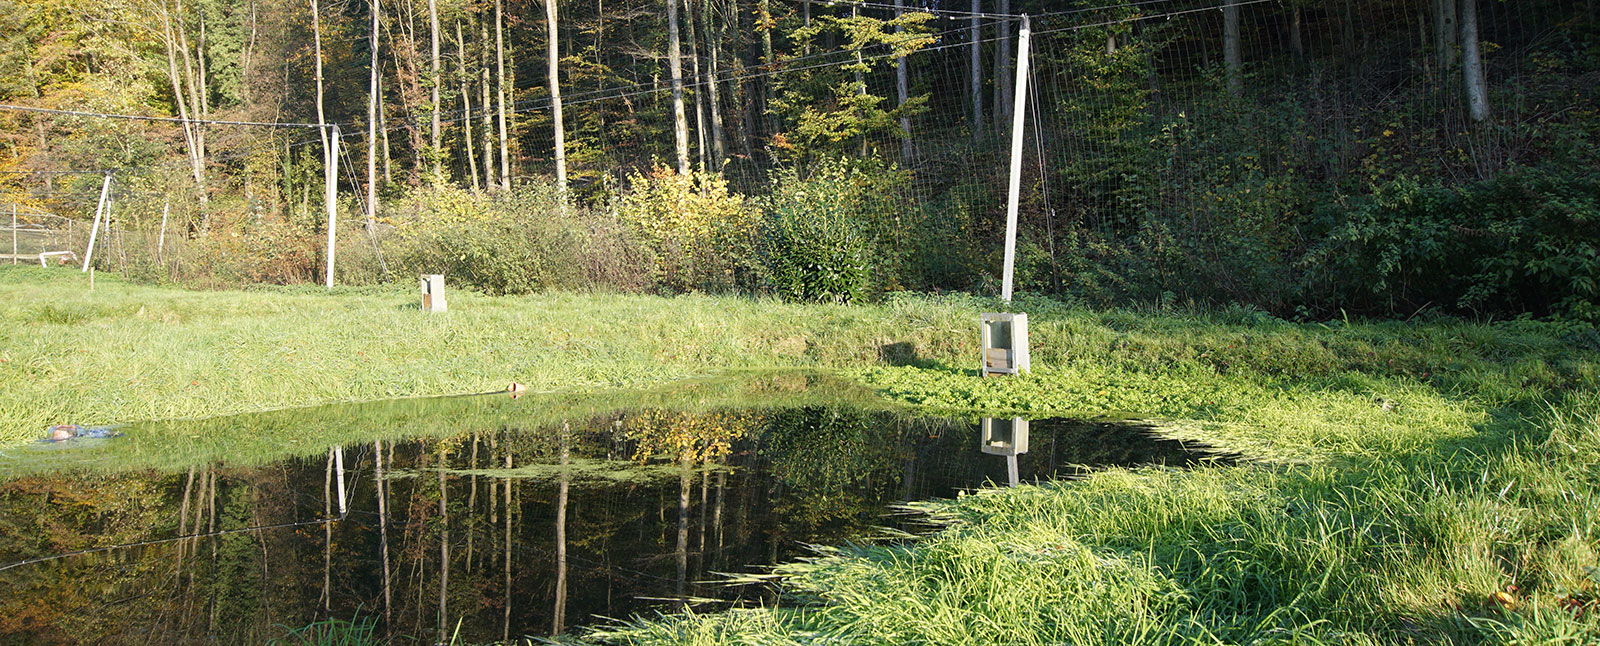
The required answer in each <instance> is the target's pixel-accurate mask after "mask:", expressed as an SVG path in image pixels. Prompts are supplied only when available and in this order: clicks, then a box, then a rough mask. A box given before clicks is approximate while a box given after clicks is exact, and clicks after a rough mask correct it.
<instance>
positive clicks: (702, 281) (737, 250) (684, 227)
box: [616, 166, 759, 292]
mask: <svg viewBox="0 0 1600 646" xmlns="http://www.w3.org/2000/svg"><path fill="white" fill-rule="evenodd" d="M628 183H629V191H628V193H627V194H625V195H624V196H623V197H622V199H621V200H620V201H619V202H618V203H617V206H616V213H617V219H618V220H619V221H621V222H622V223H623V225H624V226H625V227H626V229H627V230H628V231H629V233H630V234H631V235H633V236H635V237H636V238H637V239H638V240H639V241H640V243H642V244H643V246H644V248H645V249H646V250H647V251H648V255H649V256H650V257H651V258H650V262H648V263H645V264H644V266H649V267H651V274H650V276H651V279H652V280H653V281H654V282H655V283H656V284H657V285H659V286H660V287H661V288H663V289H666V290H668V291H677V292H682V291H690V290H697V289H698V290H706V291H714V290H727V289H732V288H745V289H750V288H754V287H755V286H756V284H757V283H758V282H759V277H758V272H757V271H755V270H756V269H757V266H756V265H755V263H754V262H753V260H754V256H755V242H756V220H757V217H756V212H755V210H754V209H752V208H751V207H750V205H749V204H747V203H746V202H745V199H744V198H743V197H741V196H739V195H738V194H735V193H730V192H729V191H728V183H727V182H726V181H724V180H723V179H722V178H721V177H720V176H718V175H714V174H710V173H689V174H687V175H680V174H678V173H676V172H674V171H673V170H672V169H669V168H666V167H664V166H657V167H656V168H655V169H654V170H652V171H651V172H650V173H649V174H634V175H632V176H630V177H629V178H628Z"/></svg>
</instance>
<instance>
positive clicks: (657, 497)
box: [0, 405, 1206, 644]
mask: <svg viewBox="0 0 1600 646" xmlns="http://www.w3.org/2000/svg"><path fill="white" fill-rule="evenodd" d="M322 410H324V411H325V412H326V413H327V414H334V413H336V412H337V409H336V408H335V409H322ZM414 414H416V413H408V415H414ZM458 417H459V418H460V421H459V422H458V423H459V426H457V427H456V428H454V429H453V430H450V431H448V432H435V433H433V434H431V435H429V436H427V437H425V438H423V439H399V440H377V441H366V442H351V443H348V444H345V445H344V446H342V447H341V448H340V449H339V450H338V451H331V452H330V453H329V454H328V455H322V454H318V455H314V456H310V457H306V456H302V457H295V458H287V459H279V460H268V461H266V462H265V463H262V464H255V465H252V466H230V464H229V462H228V461H226V460H224V461H217V462H207V463H204V464H198V465H195V466H193V467H191V468H184V469H176V470H172V469H169V470H167V471H151V470H140V471H134V472H111V473H101V474H92V475H91V474H87V473H79V474H77V475H60V474H52V475H39V474H34V475H23V476H19V477H14V478H12V479H9V480H7V481H4V482H0V567H5V565H4V564H11V563H16V562H19V561H25V560H28V559H33V558H41V557H50V556H52V555H57V554H60V553H63V552H71V551H74V550H86V549H96V548H102V547H106V546H116V545H121V544H128V543H148V544H145V545H141V546H132V547H115V548H114V549H109V550H105V551H99V552H92V553H88V554H81V555H76V556H69V557H65V558H55V559H52V560H47V561H42V562H37V563H28V564H24V565H16V566H12V567H8V568H7V569H4V570H0V643H6V644H30V643H99V644H121V643H140V644H144V643H169V644H172V643H261V642H264V641H267V640H269V639H272V638H274V637H279V636H283V635H285V634H286V633H288V632H289V631H291V630H293V629H297V628H304V627H306V626H308V625H309V624H312V623H313V622H316V621H318V620H320V619H323V618H327V617H334V618H338V619H342V620H348V619H351V618H352V617H353V618H355V619H356V621H357V622H358V623H359V622H363V621H365V622H371V624H370V628H371V629H372V630H373V632H374V633H375V635H377V636H383V635H385V634H391V635H393V636H395V637H397V638H400V640H401V641H413V640H414V641H416V642H421V643H431V642H435V641H439V640H441V638H442V640H443V641H449V640H450V639H451V638H452V636H454V637H455V638H457V639H459V640H460V641H462V642H467V643H482V642H488V641H494V640H498V639H501V638H502V637H503V636H510V637H512V638H516V637H518V636H523V635H531V636H543V635H550V634H553V633H560V632H564V631H565V632H570V631H571V630H572V629H573V628H574V627H581V626H584V625H594V624H597V623H603V622H604V621H606V619H605V618H626V617H629V616H630V615H633V614H635V613H641V612H650V611H654V610H662V611H670V610H672V609H674V608H677V607H680V606H682V605H684V604H686V603H687V604H693V605H695V606H696V607H698V608H703V609H714V608H721V607H728V606H730V605H738V604H754V603H762V602H765V603H771V602H773V601H774V600H775V598H774V596H773V595H774V594H775V593H774V591H773V589H772V588H771V587H770V586H768V585H765V584H753V585H728V584H724V583H718V582H717V581H718V580H720V579H724V578H726V577H725V576H724V575H723V574H721V573H751V572H755V573H759V572H763V571H764V570H765V568H766V567H767V566H770V565H772V564H775V563H779V562H783V561H785V560H789V559H792V558H794V557H797V556H803V555H805V554H807V548H806V545H807V544H830V543H840V542H844V541H850V540H857V541H859V540H870V539H872V538H873V537H881V536H883V535H884V533H885V532H884V531H883V530H882V529H881V528H882V527H884V526H897V527H904V528H910V527H915V523H914V522H908V519H907V518H906V517H905V516H903V515H901V516H896V515H893V514H891V513H890V512H891V508H892V506H893V505H894V504H895V503H898V502H904V501H913V500H923V499H928V498H934V497H949V496H953V495H955V493H956V492H958V491H960V490H963V489H971V488H977V487H983V486H995V485H1000V486H1003V485H1005V484H1008V483H1011V482H1018V481H1022V482H1028V481H1035V480H1046V479H1051V478H1059V477H1071V476H1073V475H1078V474H1081V473H1082V472H1083V469H1084V468H1086V467H1088V468H1092V467H1096V466H1105V465H1136V464H1168V465H1186V464H1191V463H1193V462H1194V461H1196V460H1199V459H1206V458H1205V452H1204V451H1202V450H1191V449H1193V448H1194V447H1189V448H1188V449H1186V447H1184V446H1182V445H1180V444H1179V443H1177V442H1173V441H1166V440H1158V439H1154V438H1153V437H1152V436H1151V435H1150V434H1149V433H1148V432H1147V428H1146V427H1143V426H1141V425H1140V424H1139V423H1131V422H1108V421H1072V420H1060V419H1045V420H1031V421H1022V420H1012V419H1002V420H988V421H983V420H978V419H948V418H938V417H918V416H912V415H907V414H904V413H900V412H893V411H883V410H876V411H874V410H864V409H859V408H850V407H841V406H830V405H796V406H772V407H766V408H760V409H716V408H713V409H711V410H709V411H704V410H703V411H702V412H696V413H685V412H674V411H671V410H668V409H655V408H644V409H634V410H631V411H628V412H615V413H609V414H599V415H594V416H591V417H589V418H585V419H581V420H580V419H568V420H565V422H564V423H562V422H559V421H554V422H547V423H545V424H542V425H539V426H527V425H523V424H496V423H493V422H492V420H490V421H486V420H485V418H483V417H482V416H458ZM248 419H249V418H238V420H237V421H236V422H234V423H235V424H245V425H247V424H248ZM450 422H451V420H445V425H446V426H449V425H450ZM138 435H139V432H138V429H137V428H132V429H129V436H130V437H135V438H137V436H138ZM341 463H342V467H343V468H342V470H341V469H339V468H337V467H338V466H339V465H340V464H341ZM341 477H342V483H343V486H342V491H343V492H344V500H345V502H344V504H345V512H344V514H343V516H342V520H337V521H335V522H327V521H325V520H324V519H327V518H330V517H334V518H338V517H340V502H339V500H340V493H339V492H340V491H341V486H340V482H341ZM380 484H381V485H382V486H381V487H380V486H379V485H380ZM195 533H199V534H205V535H204V536H199V537H195V538H183V539H177V540H174V539H175V537H181V536H185V535H189V534H195ZM385 539H386V541H385ZM385 545H386V546H387V552H385V549H384V547H385ZM386 560H387V569H385V561H386ZM386 618H387V621H385V619H386ZM287 643H297V642H295V641H294V640H292V639H291V640H290V641H289V642H287Z"/></svg>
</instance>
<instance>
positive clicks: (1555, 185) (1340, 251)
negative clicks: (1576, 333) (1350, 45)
mask: <svg viewBox="0 0 1600 646" xmlns="http://www.w3.org/2000/svg"><path fill="white" fill-rule="evenodd" d="M1597 213H1600V179H1597V178H1595V177H1593V176H1592V175H1583V174H1578V173H1573V174H1570V175H1562V174H1557V173H1551V172H1546V171H1533V170H1520V171H1510V172H1507V173H1504V174H1502V175H1500V176H1499V177H1497V178H1495V179H1494V180H1490V181H1485V182H1476V183H1472V184H1467V185H1463V186H1460V187H1454V188H1451V187H1445V186H1443V185H1440V184H1437V183H1429V184H1424V183H1422V182H1420V181H1418V180H1416V179H1414V178H1409V177H1401V178H1399V179H1395V180H1391V181H1389V182H1386V183H1384V184H1382V185H1380V186H1378V187H1376V188H1375V189H1374V190H1373V194H1372V195H1371V196H1370V197H1368V198H1363V199H1359V200H1354V201H1352V203H1351V204H1350V205H1349V206H1348V207H1347V208H1346V209H1344V210H1340V211H1335V212H1333V213H1327V214H1324V216H1323V221H1324V222H1325V223H1328V224H1326V226H1328V227H1329V230H1328V233H1327V237H1326V239H1325V241H1324V242H1323V243H1322V244H1321V245H1319V246H1318V247H1317V248H1316V249H1314V250H1313V253H1312V254H1311V255H1310V256H1308V258H1307V259H1306V261H1305V262H1306V263H1307V264H1316V265H1324V264H1325V266H1326V271H1327V272H1328V274H1329V277H1328V281H1329V282H1333V283H1335V284H1338V285H1340V286H1342V289H1341V290H1340V297H1341V298H1342V299H1344V300H1345V301H1347V302H1348V303H1349V304H1351V305H1352V306H1355V307H1358V308H1361V309H1378V310H1382V311H1386V312H1389V313H1408V312H1407V310H1416V309H1418V308H1422V307H1426V306H1428V305H1429V304H1432V305H1433V306H1436V307H1441V308H1445V309H1453V310H1457V311H1471V312H1479V313H1496V314H1517V313H1521V312H1530V313H1534V314H1536V315H1541V316H1542V315H1549V314H1554V315H1559V316H1566V317H1571V318H1577V319H1588V320H1596V319H1600V308H1597V306H1596V303H1597V302H1600V285H1597V283H1596V281H1597V278H1596V276H1600V216H1597V215H1596V214H1597Z"/></svg>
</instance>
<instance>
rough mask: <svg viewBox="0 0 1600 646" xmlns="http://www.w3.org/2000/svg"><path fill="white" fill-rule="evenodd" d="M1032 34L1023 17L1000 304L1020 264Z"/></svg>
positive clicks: (1018, 52) (1012, 132) (1013, 121)
mask: <svg viewBox="0 0 1600 646" xmlns="http://www.w3.org/2000/svg"><path fill="white" fill-rule="evenodd" d="M1032 33H1033V30H1032V28H1031V27H1030V24H1029V22H1028V16H1027V15H1026V14H1024V15H1023V16H1022V31H1021V33H1020V34H1019V35H1018V38H1017V84H1016V95H1015V96H1014V97H1013V101H1012V102H1011V105H1012V110H1011V115H1012V116H1011V192H1010V194H1009V195H1008V197H1007V198H1006V265H1005V270H1004V271H1003V273H1002V274H1001V277H1000V300H1003V301H1007V302H1009V301H1010V300H1011V275H1012V272H1013V269H1014V268H1015V267H1016V264H1017V200H1018V198H1019V197H1021V193H1022V128H1023V123H1022V117H1023V115H1024V114H1025V113H1024V112H1023V110H1024V109H1025V108H1026V107H1027V105H1028V102H1027V97H1028V45H1029V41H1030V40H1031V35H1032Z"/></svg>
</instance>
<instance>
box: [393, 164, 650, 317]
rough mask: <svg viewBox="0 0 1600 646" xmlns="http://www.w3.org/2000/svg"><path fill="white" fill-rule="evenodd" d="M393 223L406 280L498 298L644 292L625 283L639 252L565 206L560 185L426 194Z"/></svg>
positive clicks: (402, 204)
mask: <svg viewBox="0 0 1600 646" xmlns="http://www.w3.org/2000/svg"><path fill="white" fill-rule="evenodd" d="M386 220H387V221H388V222H389V223H391V224H393V225H394V226H395V230H394V232H393V233H392V234H391V235H390V236H389V242H388V243H387V247H388V249H387V250H388V252H389V255H390V262H391V268H393V269H394V270H395V271H397V272H398V274H399V276H400V277H402V278H410V277H412V276H416V275H418V274H435V273H443V274H445V275H446V276H447V277H448V280H450V281H451V282H454V283H457V284H461V285H466V286H469V287H473V288H476V289H479V290H481V291H483V292H486V293H489V294H495V295H500V294H526V293H530V292H537V291H543V290H547V289H553V288H568V289H573V288H614V289H623V290H627V289H634V288H637V285H636V284H635V283H632V282H629V281H627V280H625V279H626V278H628V276H629V272H628V271H627V270H626V267H628V266H630V263H634V262H637V260H638V259H639V257H640V254H639V251H638V246H637V245H636V244H634V243H633V242H632V241H631V239H630V238H628V237H627V236H625V235H622V234H620V232H618V231H616V230H615V227H606V226H604V225H603V224H601V223H598V222H595V220H596V218H595V217H594V216H593V215H591V214H587V213H584V212H582V211H581V210H580V209H579V208H578V207H576V206H567V207H565V208H563V207H562V204H561V201H560V199H559V197H558V196H557V194H556V191H555V188H554V187H552V186H545V185H524V186H519V187H517V188H516V189H515V190H512V191H510V192H505V193H495V194H485V195H474V194H472V193H470V192H467V191H464V190H461V189H457V188H452V187H434V188H425V189H418V190H416V191H415V192H413V193H411V194H410V195H407V196H404V197H402V198H401V199H400V200H399V206H398V208H397V209H396V212H395V213H394V216H393V217H392V218H386ZM619 279H622V280H619ZM612 281H615V282H612Z"/></svg>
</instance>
